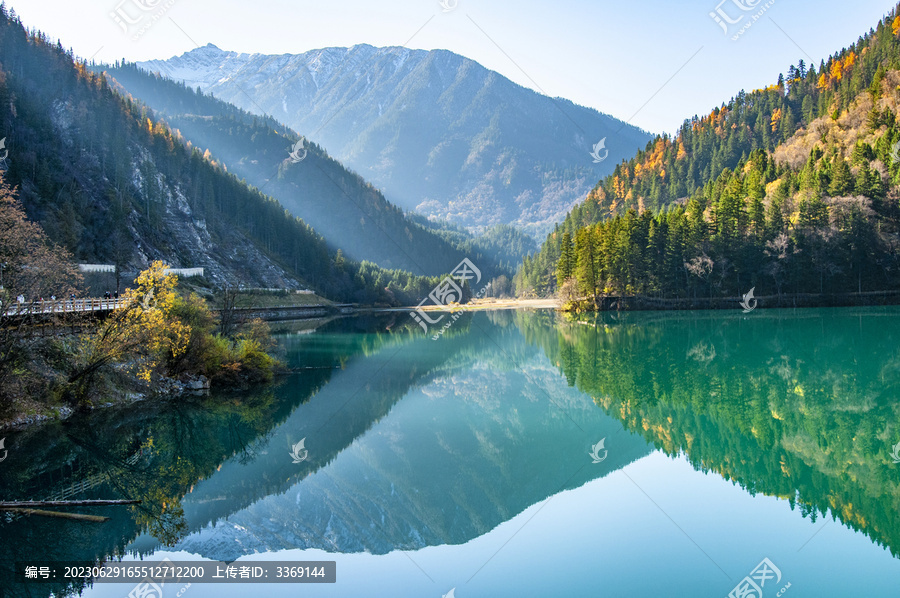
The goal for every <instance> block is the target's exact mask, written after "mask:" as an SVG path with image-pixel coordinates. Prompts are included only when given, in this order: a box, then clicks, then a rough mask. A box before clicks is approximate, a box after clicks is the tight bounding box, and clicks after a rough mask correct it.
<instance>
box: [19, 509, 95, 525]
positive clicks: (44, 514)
mask: <svg viewBox="0 0 900 598" xmlns="http://www.w3.org/2000/svg"><path fill="white" fill-rule="evenodd" d="M3 510H4V511H8V512H10V513H19V514H21V515H40V516H41V517H58V518H60V519H74V520H76V521H91V522H94V523H103V522H104V521H109V517H100V516H99V515H82V514H81V513H63V512H61V511H44V510H43V509H20V508H10V507H7V508H4V509H3Z"/></svg>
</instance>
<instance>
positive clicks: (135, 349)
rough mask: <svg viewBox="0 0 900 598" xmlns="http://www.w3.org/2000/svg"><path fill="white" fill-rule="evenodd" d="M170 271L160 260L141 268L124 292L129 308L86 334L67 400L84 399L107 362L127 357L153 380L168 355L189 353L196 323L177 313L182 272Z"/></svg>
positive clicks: (73, 371)
mask: <svg viewBox="0 0 900 598" xmlns="http://www.w3.org/2000/svg"><path fill="white" fill-rule="evenodd" d="M167 270H168V266H167V265H166V264H165V263H163V262H159V261H158V262H154V263H153V264H152V265H151V266H150V268H148V269H147V270H144V271H143V272H141V273H140V275H139V276H138V277H137V279H136V280H135V284H136V286H135V288H133V289H129V290H128V291H127V292H126V293H125V296H124V298H125V307H123V308H121V309H118V310H116V311H114V312H113V313H112V314H111V315H110V316H109V317H108V318H107V319H106V321H104V322H103V323H102V324H101V325H100V326H99V328H98V329H97V330H96V331H95V332H93V333H92V334H89V335H86V336H85V337H84V338H83V339H82V343H81V344H82V346H81V350H80V351H79V356H80V358H79V359H78V363H77V364H76V366H75V367H74V368H73V370H72V372H71V374H70V375H69V379H68V385H67V388H66V390H65V393H64V394H65V395H66V396H67V398H68V399H70V400H73V401H78V402H80V401H83V400H84V399H85V398H86V395H87V392H88V390H89V388H90V386H91V382H92V380H93V378H94V376H95V374H96V373H97V372H98V371H99V370H100V369H101V368H102V367H103V366H105V365H107V364H110V363H115V362H125V363H126V364H127V365H128V367H130V368H132V369H134V370H135V371H136V374H137V376H138V377H139V378H141V379H142V380H145V381H148V382H149V381H150V379H151V376H152V373H153V371H154V370H155V369H156V368H157V367H158V366H159V365H160V364H161V363H162V362H163V361H164V360H166V359H170V358H172V357H178V356H179V355H181V354H182V353H184V351H185V350H186V348H187V345H188V341H189V340H190V335H191V327H190V326H188V325H187V324H185V323H184V322H182V321H181V320H180V319H179V318H177V317H175V315H174V308H175V305H176V300H177V298H178V295H177V294H176V292H175V285H176V284H177V283H178V277H177V276H175V275H173V274H168V273H167Z"/></svg>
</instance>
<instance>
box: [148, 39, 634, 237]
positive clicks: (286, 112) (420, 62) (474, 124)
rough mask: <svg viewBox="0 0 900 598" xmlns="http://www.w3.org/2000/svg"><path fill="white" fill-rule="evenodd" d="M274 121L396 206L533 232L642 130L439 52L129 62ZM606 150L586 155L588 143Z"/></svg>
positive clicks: (358, 49)
mask: <svg viewBox="0 0 900 598" xmlns="http://www.w3.org/2000/svg"><path fill="white" fill-rule="evenodd" d="M138 65H139V66H141V67H142V68H145V69H147V70H150V71H154V72H160V73H161V74H164V75H166V76H168V77H170V78H172V79H174V80H176V81H184V82H185V83H186V84H187V85H189V86H193V87H199V88H200V89H201V90H203V91H205V92H209V93H212V94H213V95H215V96H216V97H218V98H220V99H223V100H225V101H227V102H230V103H233V104H235V105H236V106H238V107H241V108H243V109H245V110H248V111H250V112H252V113H255V114H263V113H265V114H268V115H271V116H273V117H275V118H277V119H278V120H279V121H281V122H284V123H286V124H287V125H288V126H290V127H291V128H293V129H295V130H296V131H298V132H299V133H301V134H304V135H306V136H307V137H308V138H309V139H310V140H312V141H314V142H315V143H317V144H319V145H321V146H323V147H324V148H326V149H327V150H328V151H329V153H331V155H333V156H334V157H335V158H336V159H338V160H340V161H341V162H342V163H344V164H346V165H347V166H349V167H351V168H353V169H354V170H355V171H357V172H358V173H360V175H362V176H363V177H364V178H366V179H367V180H369V181H371V182H372V183H373V184H375V185H376V186H377V187H379V188H380V189H382V190H383V191H384V193H385V195H386V197H387V198H388V200H390V201H392V202H393V203H395V204H397V205H399V206H401V207H402V208H404V209H415V210H416V211H418V212H419V213H421V214H424V215H426V216H431V217H438V218H441V219H445V220H448V221H450V222H453V223H455V224H460V225H464V226H470V227H476V228H481V227H488V226H492V225H495V224H513V225H515V226H519V227H522V228H524V229H525V230H527V231H529V232H530V233H531V234H543V233H545V232H546V231H547V230H549V228H550V227H551V226H552V225H553V224H554V223H555V222H556V221H558V220H560V219H561V218H562V216H563V215H564V214H565V212H566V211H567V210H568V209H569V208H570V207H571V206H572V205H573V204H574V203H575V202H576V201H578V200H581V199H583V198H584V196H586V195H587V193H588V192H589V191H590V189H591V188H592V187H593V185H594V184H595V182H596V180H597V179H599V178H600V177H602V176H604V175H606V174H609V173H610V172H611V171H612V169H613V167H614V165H615V164H616V163H617V162H619V161H620V160H621V159H624V158H627V157H631V156H632V155H634V152H635V151H636V150H638V149H639V148H642V147H644V145H645V144H646V143H647V142H648V141H649V140H650V135H649V134H647V133H645V132H643V131H641V130H639V129H637V128H636V127H633V126H631V125H627V124H626V123H623V122H621V121H619V120H616V119H614V118H612V117H610V116H608V115H604V114H601V113H600V112H597V111H596V110H593V109H590V108H585V107H582V106H577V105H575V104H573V103H572V102H569V101H568V100H564V99H553V98H549V97H547V96H543V95H540V94H538V93H536V92H534V91H531V90H529V89H526V88H524V87H521V86H519V85H517V84H515V83H513V82H511V81H510V80H508V79H506V78H505V77H503V76H501V75H499V74H497V73H495V72H493V71H490V70H488V69H486V68H484V67H483V66H481V65H480V64H478V63H477V62H475V61H472V60H469V59H467V58H464V57H462V56H459V55H457V54H454V53H452V52H449V51H446V50H431V51H426V50H409V49H406V48H399V47H388V48H375V47H373V46H369V45H356V46H353V47H350V48H325V49H321V50H312V51H309V52H305V53H303V54H284V55H280V56H269V55H264V54H238V53H235V52H226V51H223V50H220V49H219V48H217V47H215V46H213V45H207V46H204V47H202V48H198V49H196V50H193V51H191V52H188V53H186V54H184V55H182V56H178V57H173V58H171V59H168V60H155V61H148V62H142V63H138ZM603 138H606V139H607V143H606V147H607V149H608V150H609V154H608V155H607V154H603V155H605V159H604V160H602V161H601V162H599V163H595V162H594V160H593V159H592V157H591V155H590V152H591V149H592V146H593V145H594V144H595V143H597V142H598V141H600V140H601V139H603Z"/></svg>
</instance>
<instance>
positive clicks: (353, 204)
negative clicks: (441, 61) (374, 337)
mask: <svg viewBox="0 0 900 598" xmlns="http://www.w3.org/2000/svg"><path fill="white" fill-rule="evenodd" d="M97 70H98V71H103V72H105V73H106V74H107V75H108V77H109V80H110V83H111V85H113V86H114V87H115V88H117V89H119V90H120V91H121V92H122V93H123V94H126V95H128V96H129V97H134V98H136V99H138V100H140V101H141V102H142V103H144V104H146V105H147V106H148V107H149V108H151V109H152V110H153V111H154V113H156V114H157V115H159V116H161V117H163V118H164V119H165V121H166V122H167V123H168V124H169V125H171V126H172V127H174V128H175V129H176V130H177V131H178V132H179V133H180V134H181V135H183V136H184V138H185V139H186V140H187V141H188V142H189V143H191V144H192V145H193V146H194V147H196V148H198V149H200V151H203V150H204V149H206V150H208V151H209V156H210V158H211V159H214V160H217V161H220V162H221V163H222V164H223V165H224V167H225V168H227V169H228V171H229V172H231V173H233V174H235V175H237V176H238V177H241V178H242V179H244V180H245V181H246V182H247V183H249V184H251V185H254V186H256V187H258V188H260V189H264V190H265V191H266V192H267V193H268V194H269V195H271V196H272V197H274V198H275V199H277V200H278V201H279V202H280V203H281V204H282V205H284V206H285V208H287V209H288V211H290V212H291V213H292V214H293V215H294V216H297V217H299V218H303V220H304V221H305V222H308V223H309V224H310V225H311V226H313V227H314V228H315V230H316V231H317V232H319V233H320V234H322V235H323V236H324V237H325V239H326V241H327V242H328V244H329V245H330V246H332V247H333V248H334V249H341V251H342V252H343V254H344V255H346V256H349V257H351V258H352V259H355V260H360V261H361V260H368V261H371V262H374V263H376V264H378V265H379V266H382V267H384V268H399V269H403V270H405V271H407V272H412V273H415V274H422V275H432V276H435V275H439V274H443V273H446V272H449V271H451V270H452V269H453V268H454V267H455V266H456V265H457V264H458V263H459V262H460V261H462V259H463V258H464V257H468V258H469V259H471V260H473V261H474V262H475V263H477V264H479V267H480V268H482V269H483V271H484V274H485V275H488V276H491V277H493V276H496V275H498V274H506V275H507V276H512V274H513V273H514V271H515V265H516V264H518V263H519V262H520V261H521V259H522V256H524V255H526V254H527V253H530V252H531V251H534V249H535V244H534V242H533V240H532V239H531V238H530V237H527V236H525V235H524V233H521V232H518V231H516V230H514V229H512V228H510V227H506V229H501V230H496V229H491V230H490V231H487V232H486V234H484V235H482V236H480V237H473V236H472V235H471V234H469V233H468V232H466V231H463V230H455V229H452V227H448V226H447V224H446V223H435V222H429V221H427V220H425V219H424V218H422V217H420V216H415V217H412V216H413V215H411V214H405V213H404V212H403V211H402V210H401V209H400V208H398V207H397V206H395V205H392V204H391V203H390V202H388V201H387V200H386V199H385V197H384V196H383V195H382V194H381V193H380V192H379V191H378V190H376V189H375V188H374V187H372V185H371V184H369V183H367V182H366V181H365V180H363V178H362V177H360V176H359V175H357V174H356V173H354V172H351V171H348V170H347V169H346V168H344V167H343V165H342V164H340V163H339V162H337V161H336V160H334V159H333V158H331V157H330V156H329V155H328V154H327V153H326V152H325V150H324V149H323V148H321V147H320V146H318V145H317V144H312V143H303V144H302V148H299V149H298V150H297V153H296V158H302V159H299V160H298V159H295V158H290V154H289V151H291V150H292V149H293V148H294V147H295V144H296V142H297V140H298V138H299V135H297V133H295V132H294V131H292V130H291V129H290V128H288V127H286V126H285V125H284V124H282V123H280V122H278V121H277V120H275V119H274V118H271V117H269V118H266V117H257V116H254V115H252V114H249V113H248V112H246V111H244V110H241V109H239V108H237V107H235V106H234V105H232V104H229V103H227V102H224V101H222V100H219V99H216V98H215V97H213V96H211V95H208V94H204V93H202V92H197V91H195V90H193V89H190V88H188V87H186V86H185V85H184V84H182V83H176V82H174V81H172V80H171V79H168V78H165V77H162V76H160V75H158V74H150V73H148V72H146V71H145V70H143V69H141V68H138V67H137V66H135V65H133V64H121V63H116V64H115V65H109V66H106V65H104V66H102V67H99V68H98V69H97ZM498 226H501V225H498Z"/></svg>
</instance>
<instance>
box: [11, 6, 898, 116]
mask: <svg viewBox="0 0 900 598" xmlns="http://www.w3.org/2000/svg"><path fill="white" fill-rule="evenodd" d="M769 1H770V2H771V6H769V7H768V8H767V9H766V11H765V14H763V15H762V17H761V18H759V20H758V21H756V22H755V23H754V25H753V26H752V27H751V28H750V29H748V30H747V31H745V33H744V34H743V35H742V36H741V37H740V39H738V40H737V41H732V40H731V35H733V34H735V33H736V32H737V27H738V26H740V25H742V24H744V23H747V22H748V21H749V20H750V19H751V18H752V15H754V14H756V13H758V12H759V11H760V10H762V8H763V6H764V5H765V4H766V2H765V0H726V2H725V4H722V5H721V10H722V11H723V13H724V14H725V15H727V16H728V18H730V19H732V20H734V19H737V18H738V17H739V16H743V17H744V18H743V19H742V22H741V23H739V24H738V25H736V26H732V29H731V31H730V33H729V35H728V36H726V35H725V33H724V32H723V30H722V29H721V28H720V27H719V26H718V25H717V24H716V23H715V22H714V20H713V19H712V18H711V17H710V16H709V13H710V12H713V11H715V9H716V8H717V6H718V2H719V0H686V1H679V2H674V1H668V2H662V1H659V0H644V1H635V2H622V1H618V2H613V1H611V0H554V1H552V2H551V1H546V0H545V1H542V2H538V1H537V0H490V1H480V2H479V1H475V0H445V2H447V3H448V4H449V5H453V4H456V7H455V8H454V9H453V10H451V11H449V12H444V11H443V10H442V7H441V5H440V3H439V1H438V0H380V1H379V0H317V1H312V0H253V1H252V2H244V1H238V0H215V1H213V0H83V1H79V2H73V1H72V0H11V1H8V2H7V6H8V7H12V8H14V9H15V10H16V12H17V13H18V14H19V15H20V16H21V18H22V20H23V21H24V23H25V25H26V26H27V27H34V28H38V29H40V30H42V31H44V32H46V33H48V34H49V35H50V36H51V38H53V39H54V40H55V39H57V38H59V39H61V40H62V43H63V45H64V46H65V47H66V48H70V47H71V48H73V49H74V51H75V53H76V54H77V55H78V56H80V57H83V58H90V57H94V58H95V59H96V60H98V61H107V62H109V61H113V60H115V59H117V58H123V57H124V58H126V59H128V60H130V61H131V60H146V59H150V58H168V57H171V56H173V55H177V54H181V53H184V52H186V51H189V50H191V49H193V48H194V47H196V45H195V44H199V45H204V44H206V43H213V44H215V45H217V46H219V47H220V48H222V49H225V50H234V51H238V52H251V53H252V52H261V53H267V54H283V53H299V52H303V51H306V50H311V49H315V48H322V47H327V46H349V45H353V44H357V43H369V44H372V45H376V46H399V45H404V44H406V45H408V47H410V48H422V49H433V48H445V49H448V50H451V51H454V52H457V53H459V54H462V55H463V56H466V57H468V58H472V59H474V60H476V61H478V62H480V63H481V64H483V65H484V66H486V67H488V68H490V69H493V70H496V71H498V72H500V73H502V74H503V75H505V76H507V77H509V78H510V79H512V80H513V81H516V82H517V83H520V84H522V85H525V86H528V87H531V88H533V89H536V90H539V91H543V92H544V93H546V94H548V95H551V96H561V97H565V98H568V99H570V100H572V101H574V102H577V103H579V104H583V105H587V106H592V107H594V108H597V109H598V110H601V111H603V112H606V113H609V114H612V115H613V116H615V117H617V118H621V119H623V120H628V119H631V122H632V123H633V124H635V125H637V126H640V127H642V128H644V129H647V130H649V131H651V132H662V131H668V132H672V131H674V130H676V129H677V128H678V126H679V125H680V124H681V122H682V121H683V120H684V119H685V118H687V117H690V116H692V115H694V114H705V113H706V112H708V111H709V110H710V109H711V108H712V107H714V106H716V105H719V104H721V103H722V102H723V101H727V100H728V99H729V98H730V97H731V96H733V95H734V94H735V93H737V92H738V91H739V90H741V89H745V90H747V91H749V90H752V89H755V88H758V87H763V86H764V85H767V84H769V83H772V82H774V81H775V79H776V78H777V76H778V73H779V72H785V71H786V70H787V67H788V66H789V65H790V64H792V63H796V61H797V60H798V59H800V58H803V59H804V60H806V61H807V62H810V59H812V62H814V63H815V64H816V65H818V63H819V61H820V60H821V59H823V58H827V57H828V55H829V54H831V53H833V52H835V51H837V50H840V49H841V48H843V47H845V46H847V45H849V44H850V43H852V42H853V41H855V40H856V39H857V38H858V37H859V36H860V35H862V34H863V33H864V32H866V31H868V30H869V28H870V27H872V26H874V24H875V23H876V21H877V19H878V18H880V17H881V16H882V15H884V14H885V13H887V12H889V11H890V10H891V9H892V8H893V6H894V4H893V2H890V1H888V0H853V2H847V1H840V2H839V1H837V0H817V1H812V0H803V1H801V0H769ZM123 2H124V3H123ZM735 2H737V3H743V4H744V5H745V6H748V7H749V6H753V5H755V6H753V8H752V9H751V10H746V11H744V10H742V9H741V8H740V7H738V6H737V5H736V4H735ZM135 3H138V4H140V3H144V5H145V6H150V7H154V8H153V11H149V12H142V11H141V9H140V8H139V7H137V6H136V4H135ZM166 5H169V8H168V10H167V11H166V12H165V14H164V15H163V16H162V18H160V19H159V20H158V21H157V22H156V23H155V24H154V25H153V26H152V27H151V28H150V29H149V30H147V31H146V33H144V34H143V36H141V37H140V38H139V39H137V40H136V41H134V40H132V39H131V37H132V36H133V34H134V29H132V31H131V35H128V34H126V33H124V32H123V31H122V30H121V29H120V28H119V26H118V25H117V24H116V23H115V21H114V20H113V18H112V17H111V16H110V14H111V13H113V12H114V11H115V10H116V9H117V8H119V9H120V10H121V11H123V12H124V14H125V15H128V16H129V17H130V18H132V19H137V16H138V15H147V14H150V15H152V14H154V12H156V11H158V10H160V9H162V8H163V7H165V6H166ZM701 48H702V49H701ZM698 51H699V52H698ZM692 57H693V58H692Z"/></svg>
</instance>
